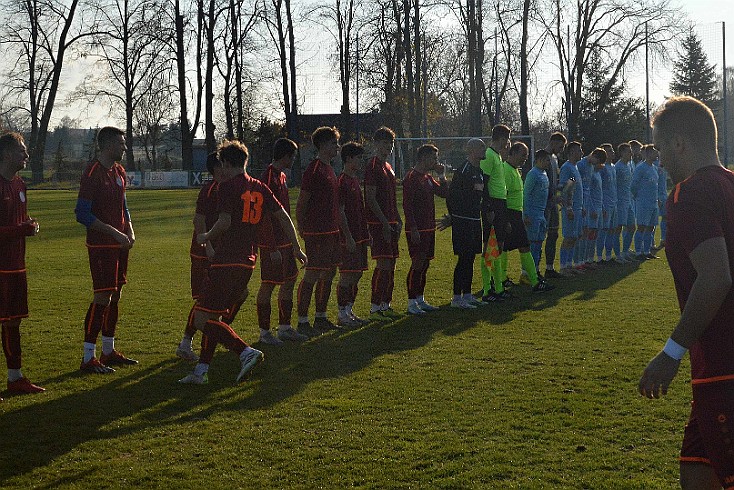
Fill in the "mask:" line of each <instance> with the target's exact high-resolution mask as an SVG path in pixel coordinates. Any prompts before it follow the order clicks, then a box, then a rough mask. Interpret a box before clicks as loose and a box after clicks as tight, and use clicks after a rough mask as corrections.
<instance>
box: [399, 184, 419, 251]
mask: <svg viewBox="0 0 734 490" xmlns="http://www.w3.org/2000/svg"><path fill="white" fill-rule="evenodd" d="M413 193H414V189H413V184H412V183H411V182H410V180H404V181H403V214H405V229H406V230H410V241H411V242H413V243H415V244H418V243H420V241H421V235H420V232H419V231H418V223H417V222H416V220H415V203H414V196H413Z"/></svg>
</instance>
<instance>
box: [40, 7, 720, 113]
mask: <svg viewBox="0 0 734 490" xmlns="http://www.w3.org/2000/svg"><path fill="white" fill-rule="evenodd" d="M672 2H673V3H674V4H677V5H679V6H680V7H681V8H682V9H683V10H684V11H685V12H687V13H688V15H689V18H690V20H691V21H692V22H694V23H695V24H696V33H697V34H698V35H699V37H700V38H701V40H702V43H703V45H704V49H705V50H706V52H707V54H708V56H709V63H711V64H715V65H716V67H717V70H720V69H721V66H722V32H721V31H722V22H725V23H726V28H727V35H726V37H727V40H726V44H727V58H728V59H727V66H734V0H672ZM313 44H315V45H321V46H324V45H325V44H327V45H328V43H313ZM673 49H674V48H673ZM672 57H673V58H675V57H676V54H675V53H673V55H672ZM306 58H310V59H309V61H308V62H307V63H304V66H303V67H302V68H301V70H300V73H299V77H300V78H301V84H302V85H301V89H302V90H303V91H304V104H303V105H302V106H301V108H300V110H301V112H302V113H304V114H314V113H338V112H339V107H340V105H341V91H340V89H339V80H338V75H337V74H336V73H330V72H329V70H328V69H326V70H325V69H324V68H323V66H324V65H328V63H329V62H328V60H326V55H324V54H319V53H318V52H317V53H314V54H311V55H309V54H306V55H305V56H304V59H306ZM642 63H643V64H642V65H641V69H636V68H635V69H632V70H629V71H628V73H627V75H626V77H627V79H628V80H627V81H628V86H629V89H630V91H631V92H632V95H635V96H638V97H644V95H645V74H644V58H643V61H642ZM638 64H639V63H638ZM555 78H556V75H555V74H554V73H548V74H547V76H543V80H541V81H540V82H541V84H542V82H546V81H547V82H551V81H552V80H555ZM670 80H671V73H670V66H655V65H653V66H652V67H651V77H650V99H651V104H652V105H653V106H654V105H656V104H659V103H661V102H662V101H663V100H664V97H665V96H667V95H669V91H668V85H669V83H670ZM71 84H72V83H71V81H69V83H67V87H68V86H69V85H71ZM71 88H73V87H71ZM732 90H734V88H732ZM352 104H353V110H354V109H356V107H355V104H354V101H353V102H352ZM360 109H361V110H365V109H366V107H365V106H364V101H362V106H361V107H360ZM65 115H69V116H70V117H72V118H73V119H78V120H79V122H80V125H81V126H83V127H96V126H101V125H105V124H115V123H117V124H119V121H113V120H112V119H111V118H110V116H109V115H108V114H107V112H106V109H103V108H102V107H101V106H95V107H92V108H88V109H80V108H78V107H69V106H66V107H64V106H63V105H59V106H58V109H57V110H55V117H54V122H52V125H51V126H52V127H53V126H54V125H55V124H57V123H58V121H60V120H61V118H62V117H63V116H65ZM275 117H278V115H277V114H276V115H275ZM531 117H537V114H532V115H531Z"/></svg>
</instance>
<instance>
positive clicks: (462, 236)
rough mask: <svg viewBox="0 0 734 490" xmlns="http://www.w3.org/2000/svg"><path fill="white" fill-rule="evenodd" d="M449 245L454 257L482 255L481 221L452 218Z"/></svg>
mask: <svg viewBox="0 0 734 490" xmlns="http://www.w3.org/2000/svg"><path fill="white" fill-rule="evenodd" d="M451 244H452V245H453V247H454V254H455V255H475V254H480V253H482V244H483V242H482V221H481V220H478V219H477V220H471V219H466V218H459V217H456V216H452V218H451Z"/></svg>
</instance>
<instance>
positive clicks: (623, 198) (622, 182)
mask: <svg viewBox="0 0 734 490" xmlns="http://www.w3.org/2000/svg"><path fill="white" fill-rule="evenodd" d="M632 170H633V169H632V167H631V166H630V164H629V163H624V162H623V161H622V160H619V161H618V162H617V163H616V164H615V165H614V172H615V173H616V174H617V207H621V206H622V205H626V204H629V203H631V202H632V190H631V187H632Z"/></svg>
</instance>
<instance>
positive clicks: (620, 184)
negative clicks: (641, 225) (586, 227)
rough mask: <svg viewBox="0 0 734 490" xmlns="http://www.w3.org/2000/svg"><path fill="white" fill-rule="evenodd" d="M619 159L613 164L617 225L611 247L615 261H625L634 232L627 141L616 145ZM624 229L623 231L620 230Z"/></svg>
mask: <svg viewBox="0 0 734 490" xmlns="http://www.w3.org/2000/svg"><path fill="white" fill-rule="evenodd" d="M617 155H618V156H619V160H617V163H616V164H615V165H614V171H615V173H616V174H617V227H616V228H615V230H614V237H613V243H612V247H613V248H614V254H615V255H616V256H617V262H622V263H624V262H627V261H628V259H630V256H629V254H630V245H632V236H633V235H634V233H635V211H634V208H633V207H632V191H631V190H630V187H631V186H632V172H633V168H632V165H631V163H630V162H631V160H632V149H631V148H630V145H629V143H621V144H620V145H619V146H617ZM622 230H624V231H622ZM620 234H621V235H622V250H621V253H620V249H619V238H620Z"/></svg>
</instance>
